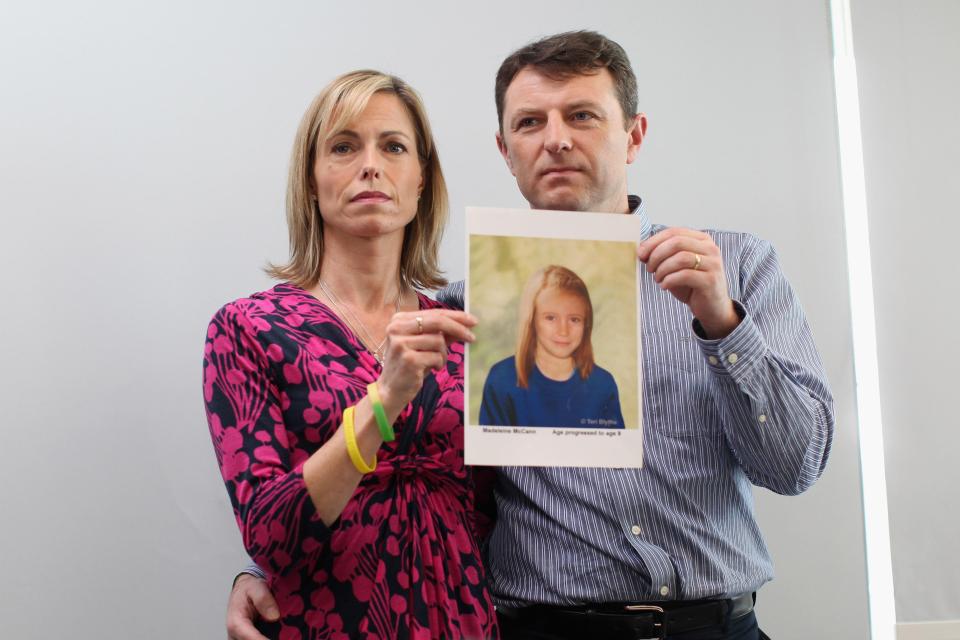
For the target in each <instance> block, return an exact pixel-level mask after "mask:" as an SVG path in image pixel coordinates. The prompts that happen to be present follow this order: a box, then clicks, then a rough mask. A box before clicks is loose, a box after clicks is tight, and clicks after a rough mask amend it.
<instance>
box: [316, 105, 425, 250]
mask: <svg viewBox="0 0 960 640" xmlns="http://www.w3.org/2000/svg"><path fill="white" fill-rule="evenodd" d="M313 185H314V188H315V191H316V196H317V202H318V204H319V205H320V213H321V215H322V217H323V223H324V232H325V233H327V232H332V233H337V232H343V233H345V234H347V235H354V236H363V237H374V236H382V235H390V234H395V233H400V234H402V233H403V228H404V227H405V226H406V225H407V224H408V223H409V222H410V221H411V220H413V218H414V216H415V215H416V213H417V198H418V197H419V195H420V190H421V189H422V188H423V170H422V168H421V166H420V160H419V158H418V156H417V137H416V133H415V130H414V125H413V121H412V120H411V118H410V114H409V113H408V111H407V109H406V107H405V106H404V105H403V103H402V102H401V101H400V99H399V98H398V97H397V96H395V95H393V94H392V93H383V92H381V93H375V94H374V95H373V97H371V98H370V102H369V103H368V104H367V108H366V109H364V110H363V112H362V113H360V115H358V116H357V117H356V118H354V119H353V120H352V121H351V122H349V123H347V126H346V127H344V129H343V130H342V131H339V132H336V133H335V134H334V135H333V136H331V137H329V138H328V139H327V140H326V141H323V142H321V143H319V144H318V149H317V157H316V159H315V161H314V167H313Z"/></svg>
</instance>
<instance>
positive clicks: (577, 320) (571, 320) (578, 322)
mask: <svg viewBox="0 0 960 640" xmlns="http://www.w3.org/2000/svg"><path fill="white" fill-rule="evenodd" d="M570 322H572V323H574V324H580V323H581V322H583V318H577V317H573V318H570Z"/></svg>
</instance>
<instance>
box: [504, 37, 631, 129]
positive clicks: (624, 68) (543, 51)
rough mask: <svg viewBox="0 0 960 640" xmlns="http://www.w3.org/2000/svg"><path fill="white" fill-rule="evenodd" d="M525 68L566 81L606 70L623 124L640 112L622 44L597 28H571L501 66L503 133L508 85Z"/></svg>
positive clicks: (518, 52)
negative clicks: (592, 29)
mask: <svg viewBox="0 0 960 640" xmlns="http://www.w3.org/2000/svg"><path fill="white" fill-rule="evenodd" d="M526 67H533V68H534V69H535V70H536V71H537V72H538V73H541V74H543V75H545V76H546V77H548V78H550V79H552V80H565V79H567V78H569V77H571V76H575V75H589V74H594V73H597V72H598V71H599V70H600V69H607V70H608V71H609V72H610V75H611V76H613V84H614V87H615V88H616V93H617V100H618V101H619V102H620V108H621V109H623V121H624V126H625V127H629V125H630V121H631V120H632V118H633V116H635V115H636V114H637V76H635V75H634V73H633V69H632V68H631V67H630V59H629V58H627V53H626V51H624V50H623V47H621V46H620V45H619V44H617V43H616V42H614V41H613V40H611V39H609V38H607V37H606V36H603V35H601V34H599V33H597V32H596V31H568V32H566V33H558V34H556V35H553V36H548V37H546V38H543V39H541V40H537V41H536V42H532V43H530V44H528V45H526V46H525V47H521V48H520V49H517V50H516V51H514V52H513V53H511V54H510V55H509V56H507V58H506V60H504V61H503V64H501V65H500V69H499V70H498V71H497V83H496V88H495V96H496V100H497V120H498V121H499V126H500V134H501V135H503V102H504V97H505V96H506V94H507V87H509V86H510V83H511V82H513V79H514V78H515V77H516V75H517V74H518V73H520V71H522V70H523V69H525V68H526Z"/></svg>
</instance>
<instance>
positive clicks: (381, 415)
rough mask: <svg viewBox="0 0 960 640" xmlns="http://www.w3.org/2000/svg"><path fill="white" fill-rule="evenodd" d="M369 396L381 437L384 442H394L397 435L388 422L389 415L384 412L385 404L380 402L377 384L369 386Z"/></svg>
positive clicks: (373, 383)
mask: <svg viewBox="0 0 960 640" xmlns="http://www.w3.org/2000/svg"><path fill="white" fill-rule="evenodd" d="M367 396H368V397H369V398H370V404H371V405H372V406H373V417H374V419H375V420H376V421H377V428H378V429H380V436H381V437H382V438H383V441H384V442H393V441H394V440H396V439H397V435H396V434H395V433H394V432H393V427H392V426H390V423H389V422H387V413H386V411H384V410H383V403H382V402H380V389H378V388H377V383H376V382H371V383H370V384H368V385H367Z"/></svg>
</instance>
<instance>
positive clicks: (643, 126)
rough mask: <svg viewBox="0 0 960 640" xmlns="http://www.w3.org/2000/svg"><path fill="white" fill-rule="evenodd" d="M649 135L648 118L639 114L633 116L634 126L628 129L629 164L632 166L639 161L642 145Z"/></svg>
mask: <svg viewBox="0 0 960 640" xmlns="http://www.w3.org/2000/svg"><path fill="white" fill-rule="evenodd" d="M646 135H647V116H646V115H644V114H642V113H638V114H637V115H635V116H633V124H632V125H631V126H630V128H629V129H627V164H631V163H632V162H633V161H634V160H636V159H637V154H638V153H640V145H641V144H643V139H644V138H645V137H646Z"/></svg>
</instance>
